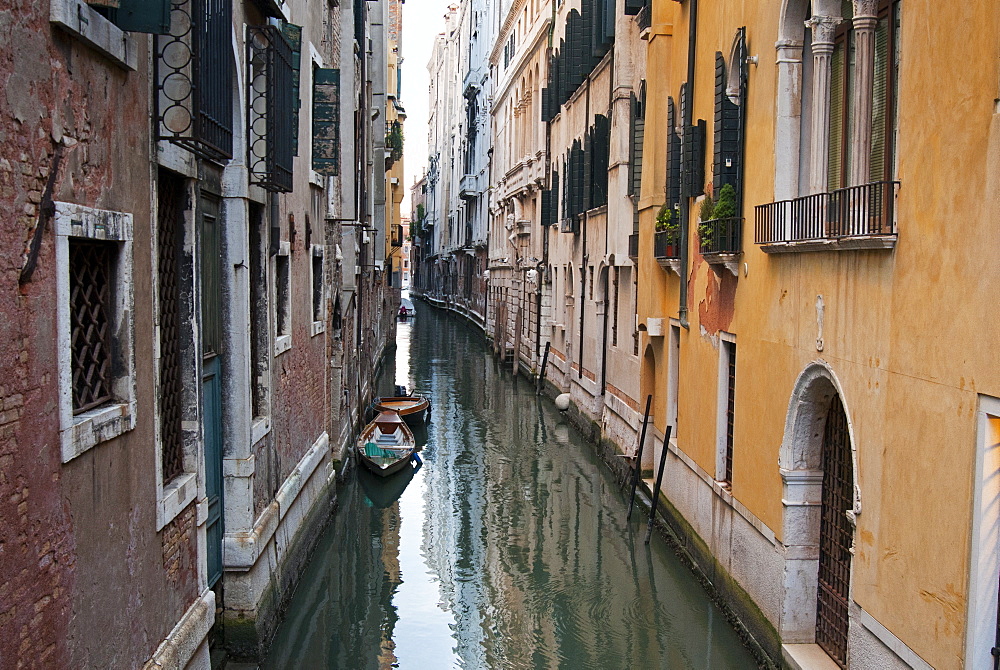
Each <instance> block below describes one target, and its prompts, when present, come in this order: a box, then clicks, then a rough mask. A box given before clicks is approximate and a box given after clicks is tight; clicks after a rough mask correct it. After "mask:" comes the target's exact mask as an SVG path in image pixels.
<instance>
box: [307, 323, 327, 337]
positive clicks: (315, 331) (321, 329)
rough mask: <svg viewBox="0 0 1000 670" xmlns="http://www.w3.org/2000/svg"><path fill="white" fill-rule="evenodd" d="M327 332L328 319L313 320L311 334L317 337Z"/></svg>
mask: <svg viewBox="0 0 1000 670" xmlns="http://www.w3.org/2000/svg"><path fill="white" fill-rule="evenodd" d="M325 332H326V321H313V322H312V328H311V330H310V333H311V336H312V337H316V336H317V335H319V334H320V333H325Z"/></svg>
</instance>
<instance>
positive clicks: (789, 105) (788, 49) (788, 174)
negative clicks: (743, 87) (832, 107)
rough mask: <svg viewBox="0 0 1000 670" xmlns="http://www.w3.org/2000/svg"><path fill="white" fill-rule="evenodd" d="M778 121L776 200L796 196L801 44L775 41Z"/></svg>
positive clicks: (800, 117)
mask: <svg viewBox="0 0 1000 670" xmlns="http://www.w3.org/2000/svg"><path fill="white" fill-rule="evenodd" d="M775 48H776V49H777V51H778V60H777V65H778V118H777V123H776V126H775V137H774V153H775V156H776V157H778V160H777V161H776V163H775V165H776V170H775V177H774V197H775V199H776V200H791V199H793V198H797V197H798V196H799V161H798V158H799V147H800V145H801V142H802V132H801V131H802V42H801V41H798V40H782V41H779V42H778V43H777V44H776V45H775Z"/></svg>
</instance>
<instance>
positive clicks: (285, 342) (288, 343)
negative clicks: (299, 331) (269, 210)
mask: <svg viewBox="0 0 1000 670" xmlns="http://www.w3.org/2000/svg"><path fill="white" fill-rule="evenodd" d="M278 256H284V257H285V258H287V259H288V261H287V262H288V278H287V281H288V286H287V287H286V288H287V290H286V291H285V301H284V305H283V306H284V309H285V318H286V321H287V326H288V332H287V333H279V332H278V327H279V325H280V324H279V323H278V300H280V299H281V292H280V291H279V290H278V262H277V259H278ZM271 286H272V289H271V290H272V291H273V293H272V300H271V304H272V305H273V307H272V310H273V317H274V355H275V356H280V355H281V354H283V353H285V352H286V351H288V350H289V349H291V348H292V330H293V329H292V249H291V244H290V243H289V242H287V241H286V240H281V241H280V242H279V243H278V255H277V256H275V262H274V263H272V264H271Z"/></svg>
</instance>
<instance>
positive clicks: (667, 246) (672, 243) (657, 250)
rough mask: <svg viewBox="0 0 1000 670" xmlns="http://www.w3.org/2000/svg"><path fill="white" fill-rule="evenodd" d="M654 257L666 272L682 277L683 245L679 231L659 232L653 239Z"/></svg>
mask: <svg viewBox="0 0 1000 670" xmlns="http://www.w3.org/2000/svg"><path fill="white" fill-rule="evenodd" d="M653 255H654V256H655V257H656V262H657V263H659V264H660V267H661V268H663V269H664V270H669V271H671V272H673V273H674V274H676V275H677V276H678V277H679V276H680V275H681V244H680V231H679V230H676V229H675V230H658V231H656V233H655V234H654V237H653Z"/></svg>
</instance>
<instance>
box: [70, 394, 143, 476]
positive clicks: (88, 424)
mask: <svg viewBox="0 0 1000 670" xmlns="http://www.w3.org/2000/svg"><path fill="white" fill-rule="evenodd" d="M133 428H135V417H134V415H133V413H132V412H131V411H130V407H129V405H127V404H125V403H121V404H114V405H105V406H103V407H98V408H97V409H92V410H90V411H89V412H84V413H83V414H79V415H77V416H75V417H73V423H72V424H71V425H70V426H69V428H68V429H67V430H65V431H63V435H62V462H63V463H69V462H70V461H71V460H73V459H74V458H76V457H77V456H80V455H81V454H84V453H86V452H87V451H89V450H91V449H93V448H94V447H96V446H97V445H99V444H101V443H102V442H107V441H108V440H113V439H114V438H116V437H118V436H119V435H123V434H124V433H127V432H128V431H130V430H132V429H133Z"/></svg>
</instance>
